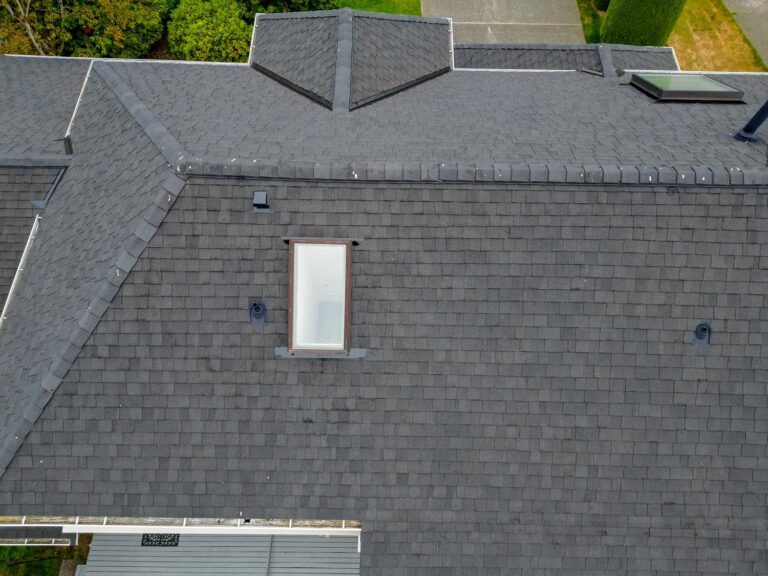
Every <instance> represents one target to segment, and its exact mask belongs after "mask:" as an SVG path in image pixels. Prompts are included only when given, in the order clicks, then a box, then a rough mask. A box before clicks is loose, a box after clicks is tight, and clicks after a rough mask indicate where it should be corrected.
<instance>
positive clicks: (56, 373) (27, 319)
mask: <svg viewBox="0 0 768 576" xmlns="http://www.w3.org/2000/svg"><path fill="white" fill-rule="evenodd" d="M106 67H107V65H106V64H103V63H102V64H99V66H95V67H94V70H96V71H97V72H98V70H99V69H101V70H102V71H104V69H105V68H106ZM107 72H108V70H107ZM105 75H106V73H105ZM123 97H126V94H123ZM73 139H74V140H75V142H76V146H75V154H74V156H73V160H72V166H71V169H70V170H68V171H67V173H66V174H65V176H64V177H63V178H62V181H61V183H60V185H59V189H58V191H57V193H56V195H54V196H53V198H51V200H50V202H49V204H48V206H47V208H46V212H45V218H44V220H43V221H42V222H41V224H40V227H39V230H38V235H37V238H36V240H35V243H34V244H33V245H32V248H31V251H30V253H29V256H28V260H27V263H26V266H25V269H24V272H23V273H22V274H21V276H20V288H19V290H18V292H17V294H16V295H15V297H14V299H13V301H12V302H11V303H10V308H9V311H8V316H7V319H6V321H5V323H4V325H3V331H2V333H0V349H1V350H3V355H2V358H0V431H2V436H0V473H2V471H3V470H4V469H5V467H6V466H7V465H8V463H9V462H10V461H11V459H12V458H13V456H14V454H15V453H16V450H17V449H18V448H19V446H20V445H21V443H22V442H23V440H24V438H25V436H26V434H27V433H28V431H29V430H30V429H31V427H32V425H33V424H34V422H35V421H36V420H37V418H38V416H39V415H40V413H41V411H42V409H43V408H44V407H45V405H46V404H47V402H48V401H49V400H50V398H51V396H52V394H53V392H54V391H55V389H56V388H57V387H58V384H59V382H60V381H61V379H62V378H63V377H64V376H65V375H66V373H67V371H68V369H69V366H70V365H71V363H72V362H73V361H74V359H75V358H76V357H77V355H78V353H79V350H80V347H81V346H82V344H83V343H84V342H85V340H86V338H87V337H88V335H89V334H90V332H91V330H93V328H94V327H95V326H96V324H97V323H98V321H99V319H100V317H101V314H102V313H103V312H104V310H106V308H107V306H108V305H109V302H110V301H111V299H112V297H113V296H114V294H115V292H116V291H117V288H118V287H119V286H120V285H121V284H122V282H123V280H124V279H125V276H126V275H127V273H128V272H129V271H130V269H131V268H132V266H133V264H134V263H135V261H136V259H137V258H138V256H139V254H140V253H141V250H142V249H143V247H144V246H145V245H146V242H147V241H148V240H149V239H150V238H151V237H152V235H153V233H154V230H156V225H159V222H160V221H161V220H162V217H163V215H164V214H165V212H166V211H167V209H168V207H170V206H171V205H172V204H173V201H174V200H175V198H176V196H177V195H178V193H179V191H180V189H181V186H182V185H183V181H182V180H180V179H179V178H178V177H176V176H174V175H173V170H172V169H171V168H170V167H169V166H168V163H167V161H166V159H165V157H164V156H163V154H162V153H161V151H160V150H159V149H158V148H157V147H156V146H155V145H153V143H152V140H150V138H148V137H147V136H146V135H145V133H144V131H143V129H142V127H141V126H139V124H137V122H136V121H135V120H134V118H133V117H132V116H131V114H129V113H128V111H127V110H126V109H125V107H124V106H123V105H122V104H121V102H120V100H119V99H118V98H117V97H116V96H115V94H114V92H113V91H112V89H111V88H110V87H109V85H108V84H107V82H106V81H105V80H104V79H103V78H102V76H101V75H100V74H95V75H94V77H92V78H91V80H90V82H89V85H88V89H87V91H86V93H85V95H84V100H83V105H82V106H81V110H80V115H79V116H78V121H77V123H76V124H75V128H74V130H73Z"/></svg>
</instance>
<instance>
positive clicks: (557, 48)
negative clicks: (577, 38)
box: [453, 44, 603, 72]
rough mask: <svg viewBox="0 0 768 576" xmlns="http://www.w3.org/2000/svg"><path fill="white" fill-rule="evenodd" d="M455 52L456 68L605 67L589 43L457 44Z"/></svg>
mask: <svg viewBox="0 0 768 576" xmlns="http://www.w3.org/2000/svg"><path fill="white" fill-rule="evenodd" d="M453 54H454V65H455V66H456V68H487V69H506V70H533V69H539V70H581V69H582V68H589V69H591V70H595V71H597V72H602V71H603V67H602V64H601V63H600V55H599V54H598V53H597V48H596V47H595V46H592V45H589V44H578V45H568V44H457V45H456V46H454V48H453Z"/></svg>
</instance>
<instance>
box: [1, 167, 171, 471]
mask: <svg viewBox="0 0 768 576" xmlns="http://www.w3.org/2000/svg"><path fill="white" fill-rule="evenodd" d="M185 184H186V181H185V180H183V179H182V178H181V177H179V176H177V175H176V174H174V173H172V174H169V175H168V177H167V178H166V179H165V180H164V181H163V184H162V187H161V189H160V190H159V191H158V193H157V195H156V196H155V199H154V200H153V202H152V204H151V205H150V206H149V207H148V208H147V209H146V210H145V211H144V212H143V214H142V216H141V217H140V218H139V219H138V222H137V223H136V225H135V226H134V229H133V232H132V233H131V234H130V235H129V236H128V238H127V239H126V240H125V241H124V242H123V244H122V246H121V248H120V250H119V252H118V254H117V257H116V258H115V261H114V263H113V265H112V266H111V267H110V269H109V272H108V275H107V277H106V278H104V279H103V280H102V281H101V283H100V284H99V285H98V286H97V288H96V289H95V290H94V294H93V297H92V299H91V301H90V303H89V305H88V307H87V308H86V310H85V311H84V312H83V313H82V314H81V315H80V317H79V318H78V319H77V322H76V323H75V325H74V326H73V327H72V329H71V331H70V333H69V335H68V337H67V338H66V339H65V341H64V343H63V344H62V346H61V348H60V349H59V351H58V352H57V353H55V354H54V360H53V362H52V363H51V366H50V368H49V369H48V371H47V372H45V373H44V374H43V375H42V377H41V378H40V381H39V382H40V384H39V388H38V390H36V391H35V392H34V395H33V397H32V401H31V402H30V403H29V404H28V405H27V406H26V408H25V409H24V414H23V416H24V417H23V418H22V419H21V420H20V421H19V422H18V424H17V425H16V427H15V428H14V429H13V430H6V431H5V432H6V434H7V436H6V438H5V440H4V441H3V442H2V444H0V478H2V476H3V474H4V473H5V471H6V469H7V468H8V465H9V464H10V463H11V461H12V460H13V458H14V457H15V455H16V452H17V451H18V449H19V448H20V447H21V444H22V443H23V442H24V439H25V438H26V436H27V434H28V433H29V431H30V430H31V429H32V426H33V425H34V423H35V422H36V421H37V419H38V418H39V417H40V414H42V412H43V409H44V408H45V406H46V405H47V404H48V401H49V400H50V399H51V398H52V397H53V394H54V393H55V392H56V390H57V388H58V387H59V385H60V384H61V382H62V380H63V379H64V377H65V376H66V375H67V372H69V369H70V367H71V366H72V364H73V363H74V361H75V360H76V359H77V356H78V355H79V353H80V351H81V349H82V347H83V346H84V345H85V343H86V342H87V341H88V338H90V336H91V334H92V333H93V330H94V329H95V328H96V326H97V325H98V324H99V322H100V320H101V318H102V316H103V314H104V312H106V310H107V308H108V307H109V304H110V302H111V301H112V299H113V298H114V297H115V295H116V294H117V292H118V290H119V289H120V286H122V284H123V282H125V279H126V278H127V277H128V275H129V274H130V272H131V270H132V269H133V267H134V265H135V264H136V262H137V261H138V259H139V257H140V255H141V253H142V252H143V250H144V249H145V248H146V246H147V245H148V244H149V242H150V241H151V240H152V238H153V237H154V235H155V234H156V233H157V230H158V229H159V227H160V225H161V224H162V221H163V219H164V217H165V216H166V215H167V214H168V211H169V210H170V209H171V207H172V206H173V204H174V203H175V202H176V199H177V198H178V197H179V195H180V194H181V192H182V190H183V188H184V186H185Z"/></svg>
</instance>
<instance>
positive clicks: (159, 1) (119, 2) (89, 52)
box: [66, 0, 168, 58]
mask: <svg viewBox="0 0 768 576" xmlns="http://www.w3.org/2000/svg"><path fill="white" fill-rule="evenodd" d="M167 10H168V5H167V3H166V0H91V1H89V2H78V3H77V4H75V5H74V7H73V9H72V15H71V17H70V18H69V24H70V34H71V40H70V41H69V42H68V43H67V47H66V48H67V51H68V52H69V53H70V54H72V55H73V56H101V57H110V58H141V57H142V56H145V55H146V54H147V53H148V52H149V50H150V48H152V45H153V44H154V43H155V42H157V41H158V40H160V38H161V37H162V35H163V20H164V18H165V16H166V13H167Z"/></svg>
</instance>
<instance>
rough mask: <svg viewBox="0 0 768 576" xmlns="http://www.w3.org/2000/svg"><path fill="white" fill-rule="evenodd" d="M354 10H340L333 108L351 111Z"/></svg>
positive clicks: (337, 29)
mask: <svg viewBox="0 0 768 576" xmlns="http://www.w3.org/2000/svg"><path fill="white" fill-rule="evenodd" d="M352 34H353V28H352V10H350V9H349V8H345V9H343V10H339V16H338V22H337V24H336V42H337V46H338V47H337V49H336V84H335V86H334V94H333V109H334V110H344V111H349V110H350V107H351V106H352V40H353V36H352Z"/></svg>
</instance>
